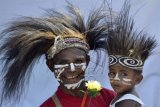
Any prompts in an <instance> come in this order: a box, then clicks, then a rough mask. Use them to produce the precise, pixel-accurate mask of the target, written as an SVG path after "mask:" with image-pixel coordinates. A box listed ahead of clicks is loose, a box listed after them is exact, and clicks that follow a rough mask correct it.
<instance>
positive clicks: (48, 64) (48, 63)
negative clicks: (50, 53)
mask: <svg viewBox="0 0 160 107" xmlns="http://www.w3.org/2000/svg"><path fill="white" fill-rule="evenodd" d="M52 62H53V61H52V60H51V59H47V60H46V64H47V66H48V68H49V69H50V70H51V71H52V72H53V70H54V67H53V63H52Z"/></svg>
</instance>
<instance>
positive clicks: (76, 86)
mask: <svg viewBox="0 0 160 107" xmlns="http://www.w3.org/2000/svg"><path fill="white" fill-rule="evenodd" d="M83 81H84V79H81V80H80V81H79V82H77V83H74V84H65V85H64V86H65V87H66V88H67V89H75V88H78V87H79V86H80V85H81V83H82V82H83Z"/></svg>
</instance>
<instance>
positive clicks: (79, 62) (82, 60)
mask: <svg viewBox="0 0 160 107" xmlns="http://www.w3.org/2000/svg"><path fill="white" fill-rule="evenodd" d="M84 62H85V61H84V59H76V61H75V63H76V64H81V63H84Z"/></svg>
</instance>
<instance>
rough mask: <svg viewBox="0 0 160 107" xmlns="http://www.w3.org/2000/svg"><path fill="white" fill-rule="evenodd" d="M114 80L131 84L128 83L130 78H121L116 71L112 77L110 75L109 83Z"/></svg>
mask: <svg viewBox="0 0 160 107" xmlns="http://www.w3.org/2000/svg"><path fill="white" fill-rule="evenodd" d="M114 81H120V82H121V83H122V84H124V85H132V84H131V83H130V82H132V80H131V79H128V78H123V77H122V78H121V77H120V76H119V74H118V73H116V76H115V77H114V78H112V77H111V78H110V82H111V83H113V82H114Z"/></svg>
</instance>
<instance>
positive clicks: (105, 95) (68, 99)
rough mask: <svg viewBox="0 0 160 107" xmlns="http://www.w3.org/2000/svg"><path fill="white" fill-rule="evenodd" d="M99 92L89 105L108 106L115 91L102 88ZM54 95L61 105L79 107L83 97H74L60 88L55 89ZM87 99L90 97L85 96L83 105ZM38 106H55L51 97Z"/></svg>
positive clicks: (94, 106)
mask: <svg viewBox="0 0 160 107" xmlns="http://www.w3.org/2000/svg"><path fill="white" fill-rule="evenodd" d="M100 93H101V94H100V95H99V96H96V97H93V98H92V100H91V106H90V107H109V104H110V102H111V101H112V99H113V98H114V97H115V95H116V94H115V92H113V91H111V90H108V89H104V88H103V89H102V90H101V91H100ZM56 95H57V97H58V99H59V100H60V102H61V104H62V105H63V107H80V105H81V103H82V99H83V97H75V96H71V95H68V94H65V93H64V92H62V90H60V89H58V90H57V92H56ZM89 101H90V97H87V100H86V103H85V107H88V104H89ZM40 107H56V106H55V104H54V102H53V101H52V98H49V99H48V100H46V101H45V102H44V103H43V104H42V105H41V106H40Z"/></svg>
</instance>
